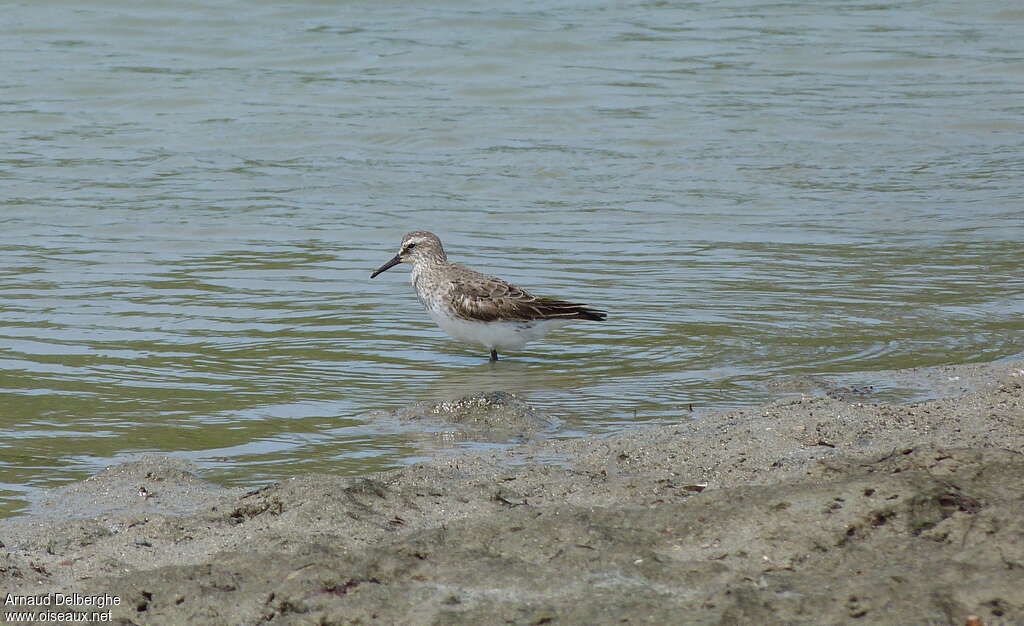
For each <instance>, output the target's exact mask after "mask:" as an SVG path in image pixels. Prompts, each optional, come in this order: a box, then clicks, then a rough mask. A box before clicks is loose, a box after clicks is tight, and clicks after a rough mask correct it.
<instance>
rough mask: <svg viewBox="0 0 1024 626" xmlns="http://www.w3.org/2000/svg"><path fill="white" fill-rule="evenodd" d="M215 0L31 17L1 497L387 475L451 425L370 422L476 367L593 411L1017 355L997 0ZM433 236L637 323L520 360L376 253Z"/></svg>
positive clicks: (467, 257)
mask: <svg viewBox="0 0 1024 626" xmlns="http://www.w3.org/2000/svg"><path fill="white" fill-rule="evenodd" d="M216 4H217V6H208V5H207V4H205V3H182V2H176V3H151V4H147V5H145V6H142V5H138V4H137V3H130V2H117V1H114V0H110V1H107V2H94V3H89V6H83V5H82V4H81V3H77V2H64V3H61V2H47V3H25V4H22V5H18V6H13V7H10V8H9V9H8V10H7V11H6V13H5V27H6V28H5V31H6V37H5V38H4V40H3V44H2V51H0V90H2V91H0V114H2V116H3V119H4V124H3V125H2V126H0V184H2V187H3V190H4V193H3V195H2V197H0V202H2V203H3V204H2V207H0V277H2V284H3V298H2V300H0V400H2V405H0V429H2V432H3V433H4V435H5V436H4V437H3V438H2V440H0V512H2V513H6V514H10V513H13V512H17V511H19V510H23V509H24V507H25V506H26V503H27V502H28V501H29V500H31V497H32V494H33V493H34V490H36V489H38V488H40V487H45V486H52V485H57V484H62V483H65V482H68V481H71V480H77V479H81V478H84V477H86V476H88V475H90V474H91V473H93V472H95V471H96V470H97V469H99V468H101V467H103V466H105V465H107V464H110V463H112V462H117V461H120V460H124V459H127V458H131V456H132V455H134V454H138V453H140V452H147V451H155V452H162V453H173V454H175V455H178V456H181V457H185V458H189V459H192V460H195V461H196V462H198V463H199V464H200V465H201V466H202V467H204V468H207V470H208V471H207V474H206V475H207V476H208V477H209V478H211V479H214V480H217V481H221V482H224V483H230V484H257V483H260V482H263V481H267V480H272V479H276V478H280V477H282V476H287V475H290V474H293V473H298V472H308V471H327V472H333V473H365V472H369V471H375V470H379V469H385V468H389V467H395V466H398V465H400V464H402V463H406V462H409V461H410V460H415V459H418V458H422V457H424V456H427V455H430V454H433V453H434V452H435V451H436V449H437V448H438V447H439V446H438V445H437V444H436V442H434V440H433V439H431V438H430V437H427V436H423V435H422V434H421V433H418V432H416V431H415V429H404V428H399V427H396V426H395V424H394V423H393V422H390V421H388V420H380V419H377V418H375V415H379V412H380V411H386V410H388V409H393V408H397V407H400V406H404V405H407V404H410V403H412V402H417V401H422V400H430V399H441V398H445V397H449V396H451V395H457V394H461V393H474V392H478V391H486V390H494V389H502V390H508V391H519V392H521V393H523V394H524V396H525V397H526V398H527V399H528V400H529V401H530V402H531V403H534V404H535V405H536V406H537V407H539V408H541V409H542V410H544V411H545V412H547V413H549V414H551V415H554V416H556V417H558V418H559V420H560V422H559V426H558V428H557V429H555V430H553V431H552V432H549V433H546V434H547V435H548V436H580V435H584V434H588V433H602V432H611V431H615V430H618V429H621V428H624V427H628V426H629V425H631V424H634V423H637V422H643V421H652V420H665V421H668V420H681V419H693V418H694V417H698V418H699V416H700V415H701V414H702V413H705V412H707V411H708V410H709V409H715V408H725V407H736V406H742V405H748V404H751V403H755V402H758V401H760V400H763V399H764V398H765V397H766V392H765V390H764V383H765V381H767V380H770V379H775V378H777V377H779V376H785V375H793V374H813V375H821V376H825V377H829V376H833V377H839V378H843V377H846V376H849V375H851V374H856V373H857V372H870V371H876V370H882V369H892V368H900V367H915V366H927V365H937V364H945V363H961V362H977V361H991V360H996V359H1001V358H1008V357H1012V356H1020V355H1022V354H1024V324H1022V319H1024V278H1022V277H1024V274H1022V272H1021V269H1020V268H1021V266H1022V263H1024V244H1022V243H1021V242H1022V241H1024V209H1022V208H1021V207H1022V206H1024V205H1022V202H1021V185H1020V181H1021V180H1022V175H1024V139H1022V138H1024V105H1022V102H1024V87H1022V85H1024V50H1022V48H1021V46H1020V35H1019V33H1020V31H1021V28H1022V27H1024V12H1022V11H1019V10H1014V9H1007V8H1006V4H1005V3H1003V2H995V1H988V2H986V1H983V2H977V3H970V4H964V3H926V2H911V3H898V4H897V3H892V4H886V3H882V4H879V3H877V2H813V3H812V2H797V3H788V4H787V3H782V4H780V3H758V2H750V1H749V0H740V1H737V2H727V3H679V4H673V3H665V2H631V3H624V4H607V5H594V4H592V3H581V2H574V1H571V0H569V1H566V2H530V3H506V4H504V5H497V6H492V7H489V8H486V9H484V8H480V7H478V6H476V5H475V4H474V3H463V2H457V1H455V2H441V3H432V4H431V5H430V6H423V7H420V6H406V5H404V4H403V3H343V4H340V5H339V4H336V3H324V2H315V1H312V0H310V1H306V2H296V3H289V4H288V5H286V6H280V5H279V4H278V3H269V2H245V3H242V2H230V1H229V2H221V3H216ZM414 229H429V230H433V231H435V232H437V233H438V234H439V235H440V236H441V237H442V239H443V240H444V241H445V244H446V247H447V249H448V251H449V254H450V255H451V257H452V258H453V259H454V260H458V261H461V262H464V263H466V264H468V265H470V266H473V267H476V268H478V269H482V270H484V271H487V272H489V273H495V274H499V275H501V276H502V277H504V278H507V279H509V280H513V281H516V282H519V283H520V284H522V285H524V286H526V287H528V288H530V289H532V290H534V291H536V292H538V293H542V294H552V295H559V296H562V297H566V298H570V299H574V300H578V301H583V302H587V303H590V304H592V305H595V306H599V307H600V308H604V309H607V310H608V311H609V312H610V317H609V321H608V322H605V323H603V324H596V323H594V324H591V323H583V324H579V325H577V326H575V327H572V328H569V329H565V330H562V331H559V332H558V333H557V334H553V335H552V336H551V338H550V340H549V341H547V342H545V343H538V344H531V345H530V346H529V347H528V349H526V350H525V351H523V352H521V353H518V354H510V355H508V358H507V359H506V360H503V361H501V362H499V363H498V364H497V365H494V366H491V365H489V364H488V363H487V362H486V357H487V354H486V351H485V350H483V349H481V348H475V347H468V346H461V345H459V344H456V343H454V342H452V341H451V340H449V339H448V338H447V337H446V336H445V335H443V333H441V331H439V330H438V329H437V328H435V327H434V325H433V324H432V322H430V320H429V318H427V316H426V315H425V314H424V313H423V312H422V311H421V310H420V307H419V304H418V303H417V302H416V300H415V298H414V297H413V296H412V293H411V290H410V287H409V285H408V284H407V282H406V280H407V277H406V276H405V275H404V269H402V268H396V269H394V270H392V271H390V272H388V273H387V274H384V275H382V276H380V277H379V278H377V279H376V280H374V281H370V280H369V279H368V277H369V273H370V271H371V270H372V269H373V268H374V267H376V266H378V265H379V264H380V263H382V262H383V261H385V260H387V259H388V258H390V257H391V256H392V255H393V254H394V252H395V251H396V249H397V245H398V242H399V241H400V239H401V236H402V235H403V234H404V233H405V232H406V231H409V230H414ZM879 391H880V392H882V393H883V394H884V393H885V392H886V391H890V392H892V393H895V394H899V393H900V390H897V389H893V390H886V389H884V388H883V389H880V390H879ZM691 407H692V408H693V411H692V412H691ZM459 445H462V446H467V447H474V446H480V445H487V444H486V443H485V442H472V441H470V442H462V443H460V444H459Z"/></svg>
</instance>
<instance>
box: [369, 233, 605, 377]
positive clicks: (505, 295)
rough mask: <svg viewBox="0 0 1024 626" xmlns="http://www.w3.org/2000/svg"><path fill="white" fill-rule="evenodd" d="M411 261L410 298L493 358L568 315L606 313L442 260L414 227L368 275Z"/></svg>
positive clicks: (598, 317)
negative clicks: (384, 261)
mask: <svg viewBox="0 0 1024 626" xmlns="http://www.w3.org/2000/svg"><path fill="white" fill-rule="evenodd" d="M399 263H409V264H410V265H412V272H411V275H410V281H411V282H412V286H413V288H414V289H416V297H417V298H419V301H420V303H421V304H423V306H424V308H426V309H427V313H429V314H430V317H432V318H433V319H434V321H435V322H437V325H438V326H440V327H441V328H442V329H443V330H444V331H445V332H446V333H448V334H449V335H451V336H452V337H454V338H455V339H458V340H459V341H465V342H469V343H479V344H483V345H484V346H485V347H486V348H487V349H488V350H490V351H491V361H497V360H498V350H502V351H504V350H518V349H519V348H522V347H523V346H524V345H526V343H527V342H528V341H533V340H535V339H540V338H541V337H543V336H544V335H545V334H546V333H547V332H548V331H549V330H551V329H552V328H558V327H560V326H564V325H566V324H568V323H569V322H572V321H573V320H594V321H602V320H604V319H605V318H606V317H607V316H608V315H607V313H605V312H604V311H598V310H596V309H591V308H589V307H587V306H586V305H583V304H574V303H572V302H565V301H563V300H556V299H554V298H545V297H539V296H535V295H533V294H531V293H530V292H528V291H526V290H525V289H523V288H522V287H518V286H516V285H513V284H512V283H508V282H505V281H503V280H501V279H500V278H495V277H494V276H488V275H486V274H481V273H480V272H475V271H473V270H471V269H467V268H465V267H462V266H461V265H459V264H458V263H451V262H449V261H448V255H446V254H445V253H444V248H443V247H442V246H441V240H440V239H438V237H437V235H435V234H434V233H430V232H427V231H425V230H417V231H413V232H411V233H409V234H408V235H406V236H405V237H404V238H402V245H401V247H400V248H399V249H398V254H396V255H395V256H394V257H393V258H392V259H391V260H390V261H388V262H387V263H385V264H384V265H381V266H380V267H378V268H377V269H376V270H374V271H373V273H372V274H370V278H375V277H376V276H377V275H378V274H380V273H381V272H384V271H387V270H388V269H390V268H392V267H394V266H396V265H398V264H399Z"/></svg>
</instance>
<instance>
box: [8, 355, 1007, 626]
mask: <svg viewBox="0 0 1024 626" xmlns="http://www.w3.org/2000/svg"><path fill="white" fill-rule="evenodd" d="M898 375H899V376H904V377H909V378H916V379H919V380H921V381H931V382H932V383H933V385H934V388H936V389H940V390H941V391H942V392H944V393H947V394H950V396H951V397H947V398H943V399H937V400H931V401H927V402H919V403H915V404H910V405H893V404H885V403H879V402H875V401H873V400H872V397H871V394H870V393H863V392H861V391H858V390H845V391H843V390H833V392H832V393H830V394H827V395H817V396H802V397H789V398H786V399H782V400H779V401H777V402H774V403H771V404H768V405H765V406H763V407H759V408H757V409H753V410H742V411H735V412H730V413H722V414H717V415H710V416H704V417H703V418H702V419H700V420H698V421H693V420H691V419H690V418H689V416H681V419H682V420H684V421H681V422H680V423H679V424H674V425H659V426H652V427H646V428H640V429H637V430H636V431H633V432H630V433H626V434H621V435H617V436H614V437H607V438H600V439H590V440H574V441H546V442H541V443H534V444H527V445H524V446H521V447H520V448H518V449H516V450H515V451H513V452H511V453H505V452H502V453H500V454H494V455H493V456H486V455H469V454H466V455H458V456H452V457H447V458H443V459H438V460H435V461H432V462H429V463H425V464H420V465H416V466H412V467H409V468H406V469H401V470H396V471H393V472H388V473H385V474H380V475H375V476H371V477H364V478H338V477H334V476H330V475H310V476H303V477H299V478H295V479H292V480H287V481H284V482H281V483H279V484H275V485H272V486H269V487H266V488H263V489H259V490H255V491H248V492H247V491H241V490H233V489H223V488H220V487H217V486H214V485H210V484H208V483H206V482H204V481H203V480H201V479H200V478H198V477H197V476H196V474H195V471H194V469H193V468H190V467H189V466H187V465H186V464H183V463H181V462H178V461H174V460H171V459H167V458H147V459H144V460H141V461H139V462H135V463H128V464H125V465H119V466H116V467H112V468H108V469H107V470H105V471H104V472H102V473H100V474H99V475H97V476H95V477H93V478H90V479H89V480H86V481H83V482H81V483H77V484H74V485H71V486H68V487H64V488H61V489H59V490H55V491H54V492H53V493H52V494H51V495H50V498H49V499H50V501H51V505H50V506H49V507H48V508H49V509H50V510H51V512H49V513H46V514H40V515H36V516H31V517H28V516H26V517H21V518H15V519H11V520H5V521H3V522H0V542H2V543H3V545H4V546H5V550H4V553H3V555H2V557H0V589H2V591H3V592H4V594H5V596H6V594H16V595H17V596H20V598H17V597H16V598H14V600H15V603H19V602H20V605H21V606H12V604H11V602H10V599H11V598H12V597H13V596H6V598H5V599H6V600H8V602H7V605H6V606H5V607H4V610H5V612H10V611H12V610H26V611H31V610H36V611H38V610H45V609H49V610H51V611H56V610H58V609H62V610H65V611H71V610H73V611H89V610H98V611H101V612H106V611H109V612H110V613H109V617H110V618H111V619H112V622H113V623H121V624H256V623H272V624H321V623H323V624H368V623H380V624H496V623H509V624H611V623H616V624H619V623H630V624H631V623H656V624H678V623H692V624H850V623H862V624H965V623H967V620H968V616H970V615H975V616H977V617H978V618H979V620H980V623H983V624H986V625H988V624H1024V454H1022V452H1024V363H1022V362H1019V361H1018V362H1002V363H996V364H990V365H965V366H953V367H943V368H935V369H929V370H915V371H911V372H901V373H898ZM784 386H785V385H783V387H784ZM456 404H457V403H456ZM471 404H473V406H474V407H475V408H474V410H476V411H477V415H482V414H486V413H487V411H486V410H481V403H479V402H476V403H475V404H474V403H471ZM484 404H486V403H484ZM498 404H502V403H501V402H498ZM458 408H459V407H458V406H454V407H448V408H447V409H446V410H449V409H450V410H458ZM483 408H484V409H486V406H484V407H483ZM499 409H501V407H499ZM501 410H504V409H501ZM514 412H515V413H516V414H517V415H520V416H522V415H530V411H529V410H523V409H522V408H521V407H517V408H515V411H514ZM495 414H496V415H499V416H500V414H501V411H500V410H499V411H498V412H497V413H495ZM474 419H476V418H474ZM481 419H483V418H481ZM478 421H479V420H478ZM483 421H486V419H483ZM140 487H144V488H145V492H144V493H143V494H142V495H140ZM78 511H92V512H93V513H92V514H90V515H89V516H87V517H71V516H72V515H74V514H75V513H76V512H78ZM76 593H77V594H81V595H80V596H74V595H72V594H76ZM114 598H116V604H113V603H114ZM58 600H59V601H60V602H63V603H64V604H62V606H54V603H55V602H56V601H58ZM47 601H49V602H50V605H49V606H43V607H36V606H30V603H31V602H47ZM99 604H104V605H106V606H97V605H99ZM102 619H105V617H103V618H102Z"/></svg>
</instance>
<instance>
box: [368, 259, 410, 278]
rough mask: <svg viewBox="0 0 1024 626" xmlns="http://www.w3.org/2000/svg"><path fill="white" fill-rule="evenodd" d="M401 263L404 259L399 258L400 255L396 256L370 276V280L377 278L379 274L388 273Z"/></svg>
mask: <svg viewBox="0 0 1024 626" xmlns="http://www.w3.org/2000/svg"><path fill="white" fill-rule="evenodd" d="M401 262H402V259H400V258H398V255H397V254H396V255H395V256H394V258H393V259H391V260H390V261H388V262H387V263H385V264H384V265H381V266H380V267H378V268H377V269H375V270H373V273H372V274H370V278H377V274H380V273H382V272H386V271H388V270H389V269H391V268H392V267H394V266H396V265H398V264H399V263H401Z"/></svg>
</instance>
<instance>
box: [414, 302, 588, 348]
mask: <svg viewBox="0 0 1024 626" xmlns="http://www.w3.org/2000/svg"><path fill="white" fill-rule="evenodd" d="M427 311H428V312H429V313H430V317H432V318H433V319H434V321H435V322H437V325H438V326H440V327H441V329H442V330H443V331H444V332H446V333H448V334H449V335H451V336H452V337H454V338H455V339H458V340H459V341H465V342H468V343H479V344H482V345H483V346H485V347H487V348H488V349H490V350H518V349H519V348H522V347H523V346H524V345H526V344H527V343H528V342H530V341H534V340H535V339H540V338H541V337H543V336H544V335H545V334H547V332H548V331H549V330H551V329H552V328H558V327H559V326H564V325H566V324H568V323H569V322H570V320H541V321H530V322H474V321H470V320H465V319H461V318H457V317H452V316H450V315H447V314H446V313H445V312H444V311H438V310H435V309H431V308H428V309H427Z"/></svg>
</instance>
